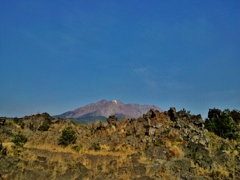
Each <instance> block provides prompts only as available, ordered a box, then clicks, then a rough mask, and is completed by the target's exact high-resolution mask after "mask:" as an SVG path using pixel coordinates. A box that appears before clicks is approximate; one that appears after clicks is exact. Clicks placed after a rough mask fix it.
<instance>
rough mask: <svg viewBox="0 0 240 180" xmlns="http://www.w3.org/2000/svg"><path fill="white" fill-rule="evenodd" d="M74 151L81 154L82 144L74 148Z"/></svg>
mask: <svg viewBox="0 0 240 180" xmlns="http://www.w3.org/2000/svg"><path fill="white" fill-rule="evenodd" d="M72 149H73V150H74V151H76V152H79V151H80V150H81V149H82V144H78V145H75V146H72Z"/></svg>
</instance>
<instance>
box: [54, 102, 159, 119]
mask: <svg viewBox="0 0 240 180" xmlns="http://www.w3.org/2000/svg"><path fill="white" fill-rule="evenodd" d="M151 108H152V109H156V110H159V111H162V109H160V108H159V107H157V106H153V105H139V104H124V103H122V102H121V101H118V100H112V101H107V100H101V101H99V102H97V103H92V104H88V105H86V106H83V107H80V108H77V109H75V110H73V111H68V112H65V113H63V114H61V115H56V116H55V117H60V118H64V119H75V120H77V121H78V122H84V123H86V122H92V121H96V120H106V119H107V118H108V117H109V116H112V115H114V116H116V117H118V118H119V119H122V118H123V117H126V118H138V117H140V116H142V115H143V114H144V113H146V112H147V111H149V110H150V109H151Z"/></svg>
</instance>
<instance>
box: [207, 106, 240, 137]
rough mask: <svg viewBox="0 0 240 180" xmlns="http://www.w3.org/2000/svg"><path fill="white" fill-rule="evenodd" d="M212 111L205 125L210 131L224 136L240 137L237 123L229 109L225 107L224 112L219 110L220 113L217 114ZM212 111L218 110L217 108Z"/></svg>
mask: <svg viewBox="0 0 240 180" xmlns="http://www.w3.org/2000/svg"><path fill="white" fill-rule="evenodd" d="M210 111H211V110H210ZM210 111H209V114H211V116H209V118H208V119H207V120H206V122H205V126H206V128H207V129H208V130H209V131H210V132H214V133H215V134H216V135H218V136H220V137H223V138H229V139H237V138H239V135H238V133H237V124H236V122H235V121H234V120H233V118H232V117H231V115H230V110H229V109H225V110H224V111H223V112H221V111H218V112H219V113H218V115H216V116H215V115H214V114H212V113H211V112H210ZM212 111H216V109H213V110H212Z"/></svg>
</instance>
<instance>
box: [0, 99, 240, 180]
mask: <svg viewBox="0 0 240 180" xmlns="http://www.w3.org/2000/svg"><path fill="white" fill-rule="evenodd" d="M114 103H115V102H114ZM210 112H211V113H210V115H211V116H213V117H216V115H217V113H219V111H216V109H214V110H210ZM215 112H217V113H215ZM214 113H215V114H214ZM0 134H1V137H0V167H1V168H0V179H34V178H36V177H37V178H38V179H83V180H87V179H122V180H126V179H135V180H145V179H146V180H155V179H192V180H193V179H199V180H200V179H240V156H239V150H240V148H239V147H240V146H239V142H238V141H236V140H228V139H223V138H221V137H219V136H217V135H215V134H214V133H212V132H208V130H207V129H205V122H204V121H203V120H202V117H201V115H192V114H190V112H187V111H186V110H184V109H183V110H180V111H178V112H177V111H176V109H175V108H170V109H169V110H168V111H165V112H160V111H158V110H155V109H150V110H149V111H148V112H147V113H146V114H143V115H142V116H141V117H139V118H123V119H121V120H120V121H119V120H118V118H117V117H115V116H110V117H109V118H108V119H107V120H106V121H104V122H101V121H96V122H92V123H88V124H87V125H85V124H76V123H75V122H74V121H70V120H64V119H61V118H53V117H51V116H50V115H49V114H47V113H43V114H36V115H32V116H25V117H23V118H13V119H11V118H1V119H0Z"/></svg>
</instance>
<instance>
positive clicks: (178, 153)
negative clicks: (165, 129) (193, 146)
mask: <svg viewBox="0 0 240 180" xmlns="http://www.w3.org/2000/svg"><path fill="white" fill-rule="evenodd" d="M183 155H184V154H183V151H182V150H181V149H180V148H179V147H178V146H176V145H174V146H173V147H171V148H170V149H169V152H168V157H169V158H172V157H174V158H182V157H183Z"/></svg>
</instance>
